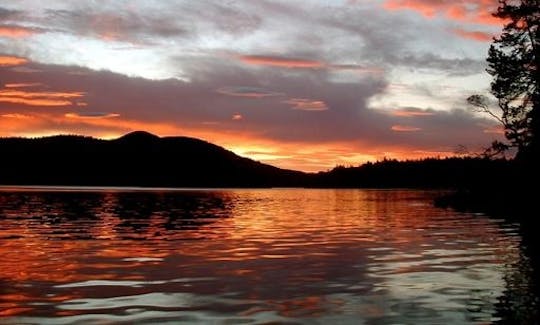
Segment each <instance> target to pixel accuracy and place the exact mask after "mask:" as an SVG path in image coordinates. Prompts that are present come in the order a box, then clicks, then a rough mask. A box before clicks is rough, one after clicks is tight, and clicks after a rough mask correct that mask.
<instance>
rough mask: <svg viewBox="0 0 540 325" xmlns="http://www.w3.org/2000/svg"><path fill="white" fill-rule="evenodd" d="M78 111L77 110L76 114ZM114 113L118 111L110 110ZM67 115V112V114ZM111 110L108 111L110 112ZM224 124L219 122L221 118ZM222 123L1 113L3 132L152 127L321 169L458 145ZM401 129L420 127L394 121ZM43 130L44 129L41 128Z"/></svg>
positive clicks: (106, 134)
mask: <svg viewBox="0 0 540 325" xmlns="http://www.w3.org/2000/svg"><path fill="white" fill-rule="evenodd" d="M70 114H72V115H70ZM110 114H114V113H110ZM66 115H67V116H66ZM104 116H106V115H104ZM217 125H218V126H219V124H217ZM215 127H216V124H210V125H207V124H204V123H202V124H200V125H199V126H198V127H193V126H192V127H181V126H178V125H174V124H168V123H159V122H143V121H138V120H131V119H127V118H125V117H122V116H114V117H113V116H112V115H111V116H109V118H107V117H99V116H98V117H84V116H78V115H76V114H75V113H57V114H54V113H52V112H47V113H40V114H36V113H33V114H28V113H24V114H22V113H6V114H3V115H0V136H4V137H5V136H24V137H42V136H51V135H57V134H81V131H80V130H82V129H85V130H86V131H85V132H84V134H81V135H87V136H93V137H96V138H102V139H114V138H118V137H120V136H122V135H124V134H126V133H128V132H131V131H136V130H146V131H148V132H151V133H153V134H156V135H158V136H179V135H181V136H187V137H193V138H198V139H202V140H205V141H208V142H210V143H214V144H216V145H218V146H221V147H224V148H226V149H228V150H231V151H233V152H234V153H236V154H238V155H240V156H243V157H247V158H251V159H254V160H257V161H260V162H263V163H267V164H271V165H273V166H276V167H280V168H286V169H294V170H301V171H305V172H318V171H325V170H330V169H332V168H334V167H336V166H358V165H361V164H363V163H366V162H368V161H371V162H375V161H379V160H382V159H383V158H392V159H400V160H403V159H421V158H428V157H436V156H442V157H446V156H452V155H454V154H453V152H452V150H451V149H450V150H445V149H442V148H433V149H420V148H417V147H412V146H411V147H404V146H391V145H377V144H371V143H361V142H358V141H357V142H352V143H350V142H325V143H311V142H284V141H279V140H271V139H268V138H265V136H264V134H257V133H253V132H247V131H246V132H239V131H235V132H230V131H227V130H217V129H214V128H215ZM393 129H394V131H396V129H398V130H400V131H401V132H407V131H408V132H411V131H415V129H416V128H411V127H405V126H394V128H393ZM37 130H39V131H37Z"/></svg>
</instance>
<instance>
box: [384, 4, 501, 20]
mask: <svg viewBox="0 0 540 325" xmlns="http://www.w3.org/2000/svg"><path fill="white" fill-rule="evenodd" d="M383 7H384V8H385V9H387V10H414V11H417V12H419V13H420V14H421V15H423V16H424V17H426V18H434V17H435V16H438V15H440V16H444V17H446V18H449V19H451V20H455V21H467V22H471V23H477V24H483V25H501V24H502V21H501V20H500V19H498V18H496V17H493V16H492V13H493V12H495V11H496V9H497V2H496V1H492V0H455V1H453V0H386V1H385V3H384V5H383Z"/></svg>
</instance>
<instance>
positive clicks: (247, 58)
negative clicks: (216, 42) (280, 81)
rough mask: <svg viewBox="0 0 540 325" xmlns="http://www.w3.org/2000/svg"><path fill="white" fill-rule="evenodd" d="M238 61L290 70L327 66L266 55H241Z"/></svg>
mask: <svg viewBox="0 0 540 325" xmlns="http://www.w3.org/2000/svg"><path fill="white" fill-rule="evenodd" d="M238 59H239V60H240V61H242V62H244V63H246V64H251V65H263V66H272V67H280V68H288V69H320V68H324V67H325V66H326V64H325V63H323V62H320V61H314V60H307V59H298V58H284V57H276V56H265V55H239V56H238Z"/></svg>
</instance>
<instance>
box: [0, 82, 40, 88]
mask: <svg viewBox="0 0 540 325" xmlns="http://www.w3.org/2000/svg"><path fill="white" fill-rule="evenodd" d="M41 85H42V84H41V83H39V82H32V83H14V84H5V85H4V87H6V88H29V87H38V86H41Z"/></svg>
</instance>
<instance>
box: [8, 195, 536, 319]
mask: <svg viewBox="0 0 540 325" xmlns="http://www.w3.org/2000/svg"><path fill="white" fill-rule="evenodd" d="M434 195H437V193H436V192H429V191H411V190H304V189H262V190H259V189H257V190H176V191H167V190H160V189H155V190H144V191H143V190H135V189H133V190H129V189H88V188H87V189H79V190H75V189H69V188H56V189H50V188H49V189H35V188H33V189H28V188H27V189H23V188H2V189H1V190H0V257H1V258H0V323H3V324H72V323H81V324H88V323H90V324H109V323H121V322H125V323H166V322H169V323H173V324H176V323H179V322H186V323H197V322H199V323H205V324H206V323H211V324H236V323H257V324H263V323H309V324H466V323H473V324H485V323H492V322H507V321H509V320H512V321H516V320H517V321H520V322H522V321H523V322H526V321H530V320H533V319H538V318H536V317H537V314H536V313H537V312H536V310H537V309H538V308H537V304H538V302H537V300H538V299H537V296H536V295H535V294H534V292H533V289H532V286H533V282H534V281H533V275H532V274H534V270H532V267H531V265H532V264H531V262H530V257H529V256H527V252H526V250H525V249H524V247H523V245H522V244H521V240H522V239H521V237H520V232H519V229H518V228H519V227H518V225H516V224H512V223H507V222H504V221H503V220H499V219H494V218H488V217H486V216H484V215H479V214H476V215H475V214H470V213H459V212H455V211H452V210H443V209H438V208H434V207H433V205H432V199H433V197H434Z"/></svg>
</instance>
